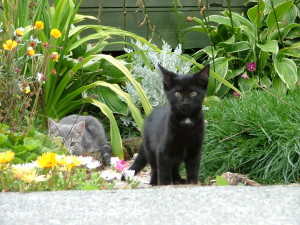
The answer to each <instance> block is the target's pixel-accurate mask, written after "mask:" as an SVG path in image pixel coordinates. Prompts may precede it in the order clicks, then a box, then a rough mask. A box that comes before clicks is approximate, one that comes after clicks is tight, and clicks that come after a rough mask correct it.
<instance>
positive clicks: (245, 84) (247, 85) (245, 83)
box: [238, 76, 259, 92]
mask: <svg viewBox="0 0 300 225" xmlns="http://www.w3.org/2000/svg"><path fill="white" fill-rule="evenodd" d="M258 81H259V79H258V77H257V76H254V77H252V78H249V79H244V78H240V79H239V81H238V83H239V87H240V89H241V90H242V91H244V92H245V91H251V90H252V89H253V88H254V87H256V86H257V84H258Z"/></svg>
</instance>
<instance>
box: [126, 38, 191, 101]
mask: <svg viewBox="0 0 300 225" xmlns="http://www.w3.org/2000/svg"><path fill="white" fill-rule="evenodd" d="M135 45H136V46H137V48H138V50H139V51H141V50H142V51H144V54H145V55H146V57H147V59H148V60H149V62H150V64H151V66H152V68H155V69H152V68H151V67H149V66H147V65H146V64H145V62H144V59H143V57H142V55H141V54H134V55H133V58H132V61H133V68H132V71H131V73H132V75H133V76H134V78H136V79H137V80H141V85H142V87H143V89H144V90H145V92H146V94H147V96H148V98H149V101H150V103H151V105H152V106H158V105H164V104H166V97H165V94H164V92H163V87H162V81H161V74H160V72H159V70H157V69H156V68H157V64H158V63H159V64H161V65H162V66H163V67H165V68H166V69H168V70H170V71H173V72H175V73H178V74H186V73H188V72H189V71H190V69H191V65H192V63H190V62H188V61H186V60H183V59H181V58H180V57H179V56H180V55H181V54H182V48H181V45H178V46H177V47H176V48H175V49H174V51H172V48H171V47H170V45H168V44H167V43H166V42H164V44H163V46H162V50H161V52H157V51H155V50H153V49H152V48H151V47H150V46H149V45H147V44H142V43H140V42H136V43H135ZM125 51H126V52H127V53H130V52H133V51H134V50H131V49H125ZM125 89H126V91H127V92H128V93H129V94H130V95H131V96H132V98H133V101H134V103H135V105H137V106H141V103H140V100H139V97H138V94H137V92H136V91H135V89H134V87H133V86H132V85H131V83H129V82H127V83H126V87H125Z"/></svg>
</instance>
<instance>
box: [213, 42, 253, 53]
mask: <svg viewBox="0 0 300 225" xmlns="http://www.w3.org/2000/svg"><path fill="white" fill-rule="evenodd" d="M219 46H222V47H224V50H225V52H226V53H232V52H241V51H245V50H249V49H250V45H249V42H247V41H240V42H236V43H233V44H227V43H224V42H223V43H220V44H219Z"/></svg>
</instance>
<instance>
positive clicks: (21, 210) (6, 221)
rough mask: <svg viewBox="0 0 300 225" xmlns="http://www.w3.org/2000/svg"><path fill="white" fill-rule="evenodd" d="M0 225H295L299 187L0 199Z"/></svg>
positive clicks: (71, 193) (6, 195)
mask: <svg viewBox="0 0 300 225" xmlns="http://www.w3.org/2000/svg"><path fill="white" fill-rule="evenodd" d="M0 224H1V225H39V224H41V225H48V224H49V225H56V224H62V225H94V224H95V225H107V224H108V225H110V224H115V225H122V224H130V225H144V224H145V225H156V224H159V225H160V224H163V225H168V224H170V225H177V224H180V225H181V224H182V225H190V224H191V225H197V224H201V225H202V224H203V225H223V224H226V225H227V224H228V225H229V224H234V225H236V224H237V225H239V224H241V225H248V224H253V225H260V224H262V225H268V224H270V225H277V224H278V225H300V186H267V187H246V186H226V187H216V186H189V187H182V186H181V187H178V186H177V187H174V186H173V187H170V186H167V187H158V188H147V189H135V190H113V191H61V192H32V193H0Z"/></svg>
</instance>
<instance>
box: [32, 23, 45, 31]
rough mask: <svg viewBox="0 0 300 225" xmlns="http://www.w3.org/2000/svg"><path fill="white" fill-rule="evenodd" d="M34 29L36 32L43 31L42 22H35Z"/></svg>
mask: <svg viewBox="0 0 300 225" xmlns="http://www.w3.org/2000/svg"><path fill="white" fill-rule="evenodd" d="M34 27H35V28H36V29H38V30H42V29H44V22H43V21H36V22H35V25H34Z"/></svg>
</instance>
